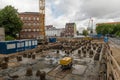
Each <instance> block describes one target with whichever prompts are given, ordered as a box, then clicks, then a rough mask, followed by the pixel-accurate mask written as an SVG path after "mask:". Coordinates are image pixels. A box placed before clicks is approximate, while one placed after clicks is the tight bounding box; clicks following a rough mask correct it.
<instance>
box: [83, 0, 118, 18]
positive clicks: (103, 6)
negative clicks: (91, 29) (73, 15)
mask: <svg viewBox="0 0 120 80" xmlns="http://www.w3.org/2000/svg"><path fill="white" fill-rule="evenodd" d="M82 1H83V3H82V5H81V9H82V13H84V14H86V16H88V17H97V18H104V17H106V18H109V17H110V16H108V15H109V14H115V13H116V12H118V11H119V10H120V9H119V7H120V0H82ZM112 16H113V17H114V16H116V14H115V15H112Z"/></svg>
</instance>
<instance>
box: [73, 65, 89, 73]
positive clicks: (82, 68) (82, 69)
mask: <svg viewBox="0 0 120 80" xmlns="http://www.w3.org/2000/svg"><path fill="white" fill-rule="evenodd" d="M73 68H74V69H73V71H72V74H77V75H83V74H84V72H85V70H86V68H87V66H84V65H75V66H73Z"/></svg>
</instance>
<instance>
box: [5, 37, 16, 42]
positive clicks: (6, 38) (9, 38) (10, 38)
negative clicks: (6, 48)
mask: <svg viewBox="0 0 120 80" xmlns="http://www.w3.org/2000/svg"><path fill="white" fill-rule="evenodd" d="M5 40H6V41H9V40H15V38H14V37H12V36H6V37H5Z"/></svg>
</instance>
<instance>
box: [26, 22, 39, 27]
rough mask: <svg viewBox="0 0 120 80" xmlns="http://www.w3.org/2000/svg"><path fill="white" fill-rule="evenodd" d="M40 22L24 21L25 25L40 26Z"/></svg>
mask: <svg viewBox="0 0 120 80" xmlns="http://www.w3.org/2000/svg"><path fill="white" fill-rule="evenodd" d="M39 25H40V23H24V26H39Z"/></svg>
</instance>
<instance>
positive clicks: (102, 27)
mask: <svg viewBox="0 0 120 80" xmlns="http://www.w3.org/2000/svg"><path fill="white" fill-rule="evenodd" d="M96 32H97V33H98V34H103V35H106V34H113V35H116V36H117V35H118V36H119V32H120V24H99V25H97V26H96Z"/></svg>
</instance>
